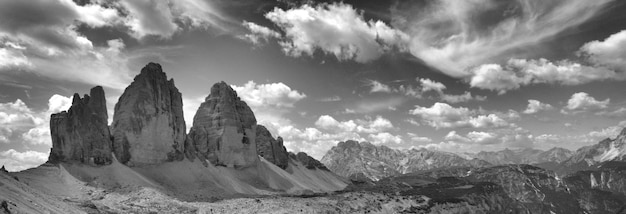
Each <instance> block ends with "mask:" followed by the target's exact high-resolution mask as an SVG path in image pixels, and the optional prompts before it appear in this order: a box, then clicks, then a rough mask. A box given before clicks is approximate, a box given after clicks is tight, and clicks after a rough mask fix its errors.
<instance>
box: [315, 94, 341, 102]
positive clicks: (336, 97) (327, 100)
mask: <svg viewBox="0 0 626 214" xmlns="http://www.w3.org/2000/svg"><path fill="white" fill-rule="evenodd" d="M319 101H320V102H337V101H341V97H340V96H337V95H335V96H332V97H324V98H322V99H319Z"/></svg>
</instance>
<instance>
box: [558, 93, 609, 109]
mask: <svg viewBox="0 0 626 214" xmlns="http://www.w3.org/2000/svg"><path fill="white" fill-rule="evenodd" d="M610 101H611V99H609V98H607V99H606V100H602V101H599V100H596V98H594V97H592V96H590V95H589V94H587V93H585V92H578V93H574V94H573V95H572V97H570V99H569V100H568V101H567V106H565V109H567V110H570V111H594V110H600V109H605V108H607V107H608V105H609V102H610Z"/></svg>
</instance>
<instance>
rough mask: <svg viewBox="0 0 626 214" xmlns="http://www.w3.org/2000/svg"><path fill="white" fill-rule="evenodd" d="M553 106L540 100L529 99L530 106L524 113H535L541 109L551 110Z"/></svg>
mask: <svg viewBox="0 0 626 214" xmlns="http://www.w3.org/2000/svg"><path fill="white" fill-rule="evenodd" d="M553 108H554V107H552V105H550V104H547V103H542V102H541V101H539V100H528V106H527V107H526V110H524V111H523V112H522V113H524V114H535V113H538V112H540V111H545V110H550V109H553Z"/></svg>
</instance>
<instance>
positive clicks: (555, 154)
mask: <svg viewBox="0 0 626 214" xmlns="http://www.w3.org/2000/svg"><path fill="white" fill-rule="evenodd" d="M465 155H467V156H468V157H471V158H477V159H480V160H484V161H487V162H489V163H491V164H493V165H506V164H538V163H546V162H554V163H561V162H563V161H565V160H567V159H568V158H569V157H570V156H572V152H571V151H570V150H567V149H564V148H558V147H554V148H552V149H550V150H548V151H543V150H539V149H530V148H524V149H514V150H512V149H504V150H501V151H489V152H487V151H482V152H479V153H476V154H471V153H465Z"/></svg>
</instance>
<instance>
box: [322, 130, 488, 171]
mask: <svg viewBox="0 0 626 214" xmlns="http://www.w3.org/2000/svg"><path fill="white" fill-rule="evenodd" d="M322 163H323V164H324V165H326V166H327V167H328V168H329V169H330V171H332V172H334V173H336V174H338V175H341V176H344V177H350V176H351V175H352V174H358V173H363V174H364V175H365V176H367V177H368V178H370V179H372V180H379V179H381V178H384V177H388V176H393V175H399V174H405V173H411V172H417V171H421V170H430V169H438V168H445V167H483V166H488V165H490V164H489V163H487V162H485V161H482V160H478V159H471V160H467V159H465V158H462V157H460V156H458V155H456V154H452V153H447V152H441V151H432V150H427V149H411V150H404V151H400V150H395V149H391V148H389V147H386V146H375V145H373V144H371V143H368V142H361V143H359V142H357V141H351V140H349V141H345V142H339V143H338V144H337V146H334V147H333V148H331V149H330V150H329V151H328V152H326V154H325V155H324V157H323V158H322Z"/></svg>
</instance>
